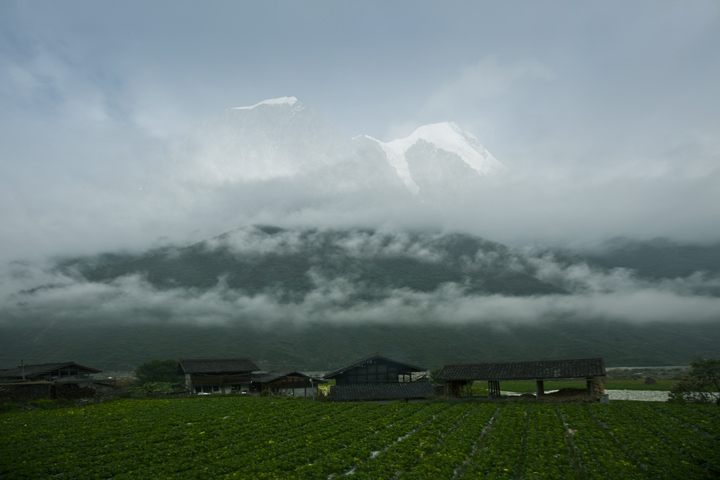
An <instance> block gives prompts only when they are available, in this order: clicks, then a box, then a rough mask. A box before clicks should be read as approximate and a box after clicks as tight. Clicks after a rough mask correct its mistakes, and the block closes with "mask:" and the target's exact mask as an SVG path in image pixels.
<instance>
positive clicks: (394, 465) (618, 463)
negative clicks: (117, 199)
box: [0, 397, 720, 480]
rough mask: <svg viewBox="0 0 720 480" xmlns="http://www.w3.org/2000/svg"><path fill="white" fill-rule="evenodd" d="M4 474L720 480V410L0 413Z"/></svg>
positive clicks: (262, 401)
mask: <svg viewBox="0 0 720 480" xmlns="http://www.w3.org/2000/svg"><path fill="white" fill-rule="evenodd" d="M0 442H1V443H0V447H1V448H0V451H1V452H2V455H1V456H0V478H2V479H4V480H10V479H39V478H52V479H85V478H88V479H94V478H113V479H157V478H182V479H189V478H190V479H191V478H198V479H199V478H202V479H209V478H212V479H215V478H246V479H255V478H257V479H266V478H267V479H274V478H288V479H323V480H325V479H328V478H337V477H340V476H347V477H348V478H352V479H373V480H377V479H390V478H402V479H443V478H448V479H450V478H458V479H470V478H472V479H476V478H507V479H512V478H516V479H518V478H558V479H559V478H577V479H607V478H611V479H615V478H627V479H637V478H653V479H663V478H667V479H677V478H682V479H696V478H701V479H702V478H707V479H711V478H718V477H719V476H720V408H717V407H715V406H703V405H677V404H668V403H653V402H613V403H611V404H610V405H600V404H592V405H588V404H560V405H553V404H540V403H520V402H517V403H488V402H466V403H449V402H426V403H409V404H408V403H399V402H398V403H390V404H384V405H381V404H374V403H317V402H311V401H306V400H301V399H276V398H241V397H199V398H184V399H167V400H166V399H154V400H121V401H115V402H108V403H103V404H99V405H89V406H85V407H74V408H65V409H53V410H37V411H29V412H9V413H3V414H0Z"/></svg>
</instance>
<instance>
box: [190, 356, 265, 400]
mask: <svg viewBox="0 0 720 480" xmlns="http://www.w3.org/2000/svg"><path fill="white" fill-rule="evenodd" d="M259 370H260V369H259V368H258V366H257V365H255V364H254V363H253V362H252V360H250V359H249V358H216V359H210V358H209V359H194V360H190V359H180V360H179V361H178V373H180V374H181V375H184V376H185V388H186V389H187V390H188V391H190V392H194V393H197V394H213V393H217V394H221V393H248V392H249V391H250V386H251V384H252V372H257V371H259Z"/></svg>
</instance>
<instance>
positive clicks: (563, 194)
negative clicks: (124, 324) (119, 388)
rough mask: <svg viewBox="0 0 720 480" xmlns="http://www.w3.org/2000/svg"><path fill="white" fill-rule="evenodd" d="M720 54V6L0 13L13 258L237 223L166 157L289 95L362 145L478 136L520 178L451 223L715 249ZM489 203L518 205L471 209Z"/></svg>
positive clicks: (335, 6) (96, 4) (110, 7)
mask: <svg viewBox="0 0 720 480" xmlns="http://www.w3.org/2000/svg"><path fill="white" fill-rule="evenodd" d="M718 46H720V3H718V2H717V1H715V0H709V1H689V2H664V1H653V2H648V1H627V0H623V1H618V2H611V1H606V2H570V1H567V2H565V1H546V2H535V1H533V2H517V1H513V2H478V1H467V2H453V1H449V2H447V1H446V2H422V1H393V2H381V1H377V2H371V1H365V2H354V1H348V2H321V1H313V2H297V1H288V2H279V1H269V2H181V1H172V2H170V1H167V2H159V1H158V2H144V1H137V2H135V1H123V2H104V1H92V2H91V1H59V2H13V1H9V0H8V1H3V2H0V220H1V221H0V244H2V246H3V252H2V255H1V256H0V258H2V259H5V260H7V259H12V258H20V257H24V256H33V255H44V254H56V253H63V252H66V251H68V252H73V253H77V252H78V251H97V250H103V249H114V248H121V247H123V246H127V247H133V248H142V247H144V246H147V245H149V244H151V243H152V242H154V241H157V239H158V238H162V237H167V238H170V239H180V238H184V237H183V236H184V235H189V234H190V233H191V232H193V231H200V230H202V226H203V225H208V223H207V219H208V218H219V219H220V218H222V219H226V218H233V222H236V221H237V217H230V216H228V215H226V214H225V213H226V210H227V209H230V208H233V209H235V210H237V208H238V206H237V205H232V206H229V205H228V202H224V203H223V202H218V201H214V202H209V203H203V201H202V199H201V198H200V197H202V195H200V194H199V193H198V192H194V195H198V197H197V198H195V197H193V198H192V199H188V198H187V196H188V194H187V191H185V190H177V191H176V190H174V189H173V186H172V185H165V186H164V187H163V188H159V187H158V186H157V184H158V182H159V179H160V178H161V176H162V172H163V165H164V162H167V157H168V153H167V152H168V148H169V147H168V146H169V145H171V144H173V142H177V141H178V138H182V136H183V135H185V134H187V132H189V131H192V130H193V129H194V128H196V127H197V126H198V125H199V124H200V123H201V122H203V121H204V120H205V119H207V118H209V117H213V116H215V115H218V114H219V113H220V112H222V111H223V110H225V109H227V108H231V107H236V106H245V105H253V104H256V103H258V102H259V101H261V100H264V99H267V98H276V97H281V96H296V97H297V98H298V99H300V100H301V101H302V102H303V103H304V104H306V105H309V106H311V107H312V108H314V109H315V110H317V111H318V112H319V113H320V114H322V115H323V116H324V117H325V118H326V119H327V120H328V121H330V122H331V123H333V124H334V125H336V126H337V128H338V129H339V130H340V131H341V132H343V133H344V134H346V135H348V136H349V137H350V136H356V135H359V134H367V135H370V136H372V137H375V138H378V139H381V140H383V141H389V140H392V139H394V138H399V137H402V136H406V135H408V134H410V133H411V132H412V131H413V130H414V129H415V128H417V127H418V126H420V125H423V124H427V123H433V122H440V121H454V122H456V123H457V124H458V125H460V126H461V127H462V128H463V129H465V130H467V131H468V132H471V133H472V134H474V135H475V136H477V137H478V138H479V139H480V141H481V142H482V143H483V145H484V146H485V147H486V148H487V149H488V150H489V151H490V152H491V153H492V154H493V155H494V156H495V157H496V158H497V159H498V160H499V161H501V162H502V163H503V164H505V165H506V166H508V167H509V168H510V169H511V170H512V171H513V172H514V177H513V179H512V180H508V181H509V182H510V183H509V184H508V185H507V186H504V187H502V188H498V187H496V188H495V190H494V191H492V192H490V193H487V194H486V193H483V194H482V195H484V196H481V197H479V198H478V201H479V202H480V201H484V202H486V203H484V204H483V205H471V206H470V207H467V209H466V211H459V212H454V213H453V215H455V216H456V221H455V223H454V225H461V224H464V225H466V226H467V225H468V224H469V225H471V226H470V227H469V230H473V233H480V234H483V236H485V237H488V238H490V239H493V240H499V241H508V240H509V239H511V238H512V237H513V235H518V234H519V233H521V232H520V230H519V229H518V228H517V226H518V225H523V224H528V225H530V226H531V227H532V228H533V229H535V230H534V231H537V232H540V233H539V234H538V236H539V237H543V238H546V239H552V238H551V237H552V235H551V233H558V232H559V233H558V238H560V237H563V235H564V236H565V238H571V239H572V238H575V237H578V236H580V234H581V233H583V232H590V235H591V236H603V235H604V236H608V237H609V236H614V235H623V234H624V235H631V236H636V237H652V236H655V235H670V236H677V237H678V238H683V239H686V240H694V239H697V240H704V241H707V240H717V239H720V213H718V212H719V211H720V207H718V205H720V169H719V168H720V133H719V132H720V114H718V112H720V49H719V48H718ZM149 179H152V180H149ZM153 188H154V190H153ZM498 192H503V194H502V195H501V194H499V193H498ZM494 194H498V195H499V196H497V197H495V196H492V195H494ZM180 199H182V202H184V203H182V202H180ZM489 204H495V205H496V206H497V205H503V206H504V207H505V208H506V210H503V209H500V208H493V210H494V212H493V213H492V214H491V215H490V214H488V215H486V216H485V217H482V219H481V220H482V222H480V220H478V217H473V216H472V215H473V213H472V212H474V211H476V210H478V209H481V208H483V207H485V206H486V205H489ZM220 208H223V209H225V210H223V211H220V210H218V209H220ZM623 212H626V213H623ZM333 215H335V217H342V216H343V215H342V212H338V211H335V212H330V213H328V217H327V218H332V217H333ZM449 216H450V217H452V215H449ZM305 218H306V220H307V221H308V222H311V221H312V220H313V219H315V220H317V221H318V222H322V221H323V218H324V217H323V215H322V212H315V215H314V216H313V215H309V216H306V217H305ZM364 218H366V220H367V221H368V223H372V220H373V217H372V214H371V213H367V214H366V216H365V217H364ZM269 219H272V218H271V217H270V218H269ZM473 219H475V220H477V222H476V223H483V224H484V225H486V226H488V229H486V230H482V229H479V228H475V229H473V228H472V225H473ZM249 220H257V219H249ZM375 220H377V219H375ZM233 222H230V221H228V222H225V223H223V221H218V222H216V223H214V224H213V226H212V227H208V231H211V230H212V229H213V228H215V229H216V230H220V231H215V232H214V233H220V232H221V231H222V229H223V228H228V229H229V228H231V227H234V226H237V225H231V223H233ZM451 225H453V224H452V223H451ZM509 225H511V226H513V228H510V227H509ZM490 226H493V228H494V230H493V229H490ZM542 232H545V233H547V235H543V234H542ZM205 233H206V231H205V230H202V231H201V232H200V233H198V235H202V234H205ZM525 236H526V237H532V235H525Z"/></svg>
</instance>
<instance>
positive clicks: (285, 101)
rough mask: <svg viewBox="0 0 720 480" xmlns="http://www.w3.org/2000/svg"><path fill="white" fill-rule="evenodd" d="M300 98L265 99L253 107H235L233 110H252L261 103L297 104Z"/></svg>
mask: <svg viewBox="0 0 720 480" xmlns="http://www.w3.org/2000/svg"><path fill="white" fill-rule="evenodd" d="M297 101H298V99H297V98H295V97H280V98H271V99H268V100H263V101H262V102H259V103H256V104H255V105H253V106H251V107H235V108H234V109H233V110H252V109H253V108H255V107H258V106H260V105H295V104H296V103H297Z"/></svg>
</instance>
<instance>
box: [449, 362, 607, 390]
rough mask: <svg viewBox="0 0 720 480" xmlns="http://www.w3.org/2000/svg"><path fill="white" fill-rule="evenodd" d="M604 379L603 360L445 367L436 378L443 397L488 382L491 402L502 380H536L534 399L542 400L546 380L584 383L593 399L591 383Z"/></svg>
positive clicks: (467, 364) (592, 384)
mask: <svg viewBox="0 0 720 480" xmlns="http://www.w3.org/2000/svg"><path fill="white" fill-rule="evenodd" d="M604 376H605V362H604V361H603V359H602V358H585V359H571V360H539V361H532V362H502V363H466V364H455V365H445V366H444V367H443V368H442V370H440V373H438V375H437V376H436V377H435V378H436V380H437V381H441V382H444V383H445V395H446V396H460V395H461V394H462V391H463V390H464V389H465V388H469V386H470V385H472V382H474V381H487V382H488V397H490V398H494V397H499V396H500V382H501V381H503V380H505V381H508V380H535V382H536V393H537V396H538V397H541V396H543V395H544V394H545V380H577V379H583V380H585V381H586V382H587V383H586V384H587V391H588V395H589V396H590V397H594V396H595V391H594V381H595V379H596V378H599V377H604Z"/></svg>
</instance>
